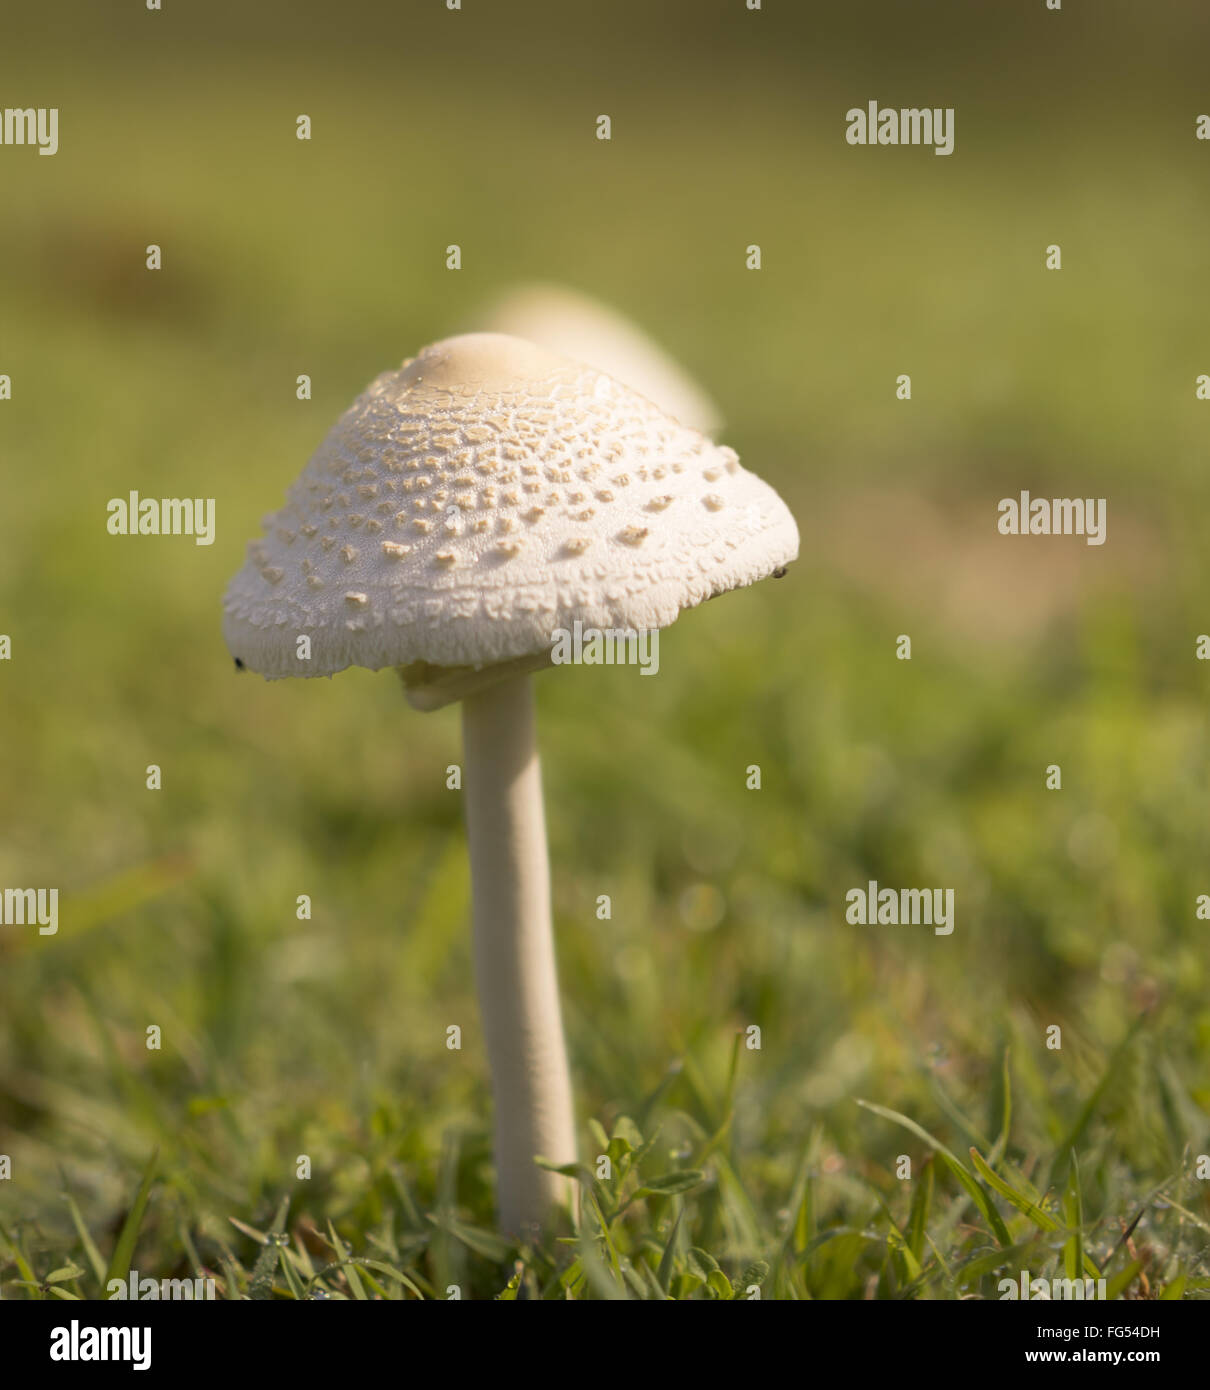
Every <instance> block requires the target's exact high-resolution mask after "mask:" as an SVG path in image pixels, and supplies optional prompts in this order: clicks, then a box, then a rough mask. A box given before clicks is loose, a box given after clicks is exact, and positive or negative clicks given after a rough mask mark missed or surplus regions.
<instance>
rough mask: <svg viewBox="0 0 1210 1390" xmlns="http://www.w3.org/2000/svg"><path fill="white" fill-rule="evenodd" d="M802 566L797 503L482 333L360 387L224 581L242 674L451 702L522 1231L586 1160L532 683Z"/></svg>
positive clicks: (609, 385) (558, 362)
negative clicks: (338, 680) (570, 644)
mask: <svg viewBox="0 0 1210 1390" xmlns="http://www.w3.org/2000/svg"><path fill="white" fill-rule="evenodd" d="M797 554H798V531H797V528H796V526H795V524H794V519H793V518H792V517H791V515H790V513H789V511H788V510H787V508H786V506H785V504H784V503H783V502H782V500H781V498H780V497H778V495H777V493H776V492H774V491H773V489H772V488H770V487H769V486H768V485H767V484H766V483H764V482H762V481H761V480H760V479H759V478H757V477H755V476H754V475H753V474H751V473H749V472H747V471H746V470H745V469H743V468H742V467H741V466H740V464H739V460H738V458H737V457H736V455H735V453H734V451H733V450H731V449H728V448H720V447H717V446H716V445H714V444H712V443H711V442H710V441H709V440H708V439H706V438H705V437H704V436H702V435H701V434H699V433H697V431H695V430H693V429H690V428H689V427H688V426H686V425H682V424H680V423H678V422H677V421H676V420H674V419H672V418H670V417H669V416H667V415H666V414H664V412H663V411H662V410H660V409H659V408H658V407H657V406H655V405H653V404H652V403H651V402H650V401H648V400H647V399H646V398H645V397H643V396H641V395H639V394H638V393H637V392H636V391H634V390H632V389H630V388H629V387H626V386H623V385H621V384H619V383H618V382H616V381H614V380H613V379H612V378H611V377H608V376H606V375H604V374H603V373H601V372H599V371H597V370H596V369H595V368H592V367H587V366H585V365H583V364H581V363H577V362H573V361H570V360H568V359H565V358H561V357H558V356H556V355H554V354H552V353H550V352H548V351H546V350H544V349H542V348H539V347H537V346H535V345H534V344H532V343H529V342H525V341H523V340H521V339H518V338H513V337H508V336H504V335H500V334H468V335H466V336H462V337H457V338H450V339H447V340H445V341H444V342H440V343H436V344H434V345H433V346H431V347H428V348H426V349H425V350H424V351H423V352H421V353H420V354H419V356H417V357H415V358H413V359H411V360H409V361H407V362H405V363H404V364H403V366H402V367H401V368H400V369H399V370H398V371H391V372H386V373H384V374H383V375H381V376H379V377H378V378H377V379H376V380H375V381H374V382H373V383H371V385H370V386H369V387H368V388H367V390H366V391H365V392H364V393H363V394H362V395H361V396H359V397H358V399H357V400H356V401H354V403H353V404H352V406H350V407H349V409H348V410H347V411H346V412H345V413H344V415H343V416H342V417H341V418H340V419H339V420H338V421H337V423H336V425H335V426H334V427H333V429H332V430H331V432H330V433H329V434H328V436H327V438H326V439H325V440H324V441H323V443H322V444H321V445H320V447H319V449H318V451H317V452H316V453H315V455H314V456H313V458H312V459H311V461H310V462H309V463H308V465H307V467H306V468H305V469H304V471H303V473H302V476H301V477H300V478H299V479H298V481H297V482H295V483H294V485H293V486H292V487H291V488H290V490H289V493H288V495H287V500H286V503H285V506H284V507H282V508H281V510H280V511H278V512H276V513H275V514H273V515H272V516H269V517H267V518H266V519H265V535H264V538H263V539H262V540H259V541H254V542H252V543H251V544H250V545H249V547H248V556H247V560H246V562H245V564H244V566H243V568H242V569H241V570H240V571H239V573H238V574H236V576H235V577H234V579H233V580H232V581H231V584H230V585H229V587H228V590H227V594H226V599H225V604H224V608H225V616H224V624H223V631H224V636H225V637H226V640H227V644H228V646H229V648H230V650H231V653H232V655H233V656H234V657H235V658H236V663H237V665H240V666H242V667H245V668H248V669H251V670H253V671H258V672H260V673H261V674H262V675H264V676H266V677H268V678H270V679H276V678H280V677H285V676H321V675H326V676H331V675H333V674H335V673H336V672H338V671H343V670H344V669H345V668H346V667H348V666H363V667H368V668H369V669H371V670H381V669H383V668H385V667H395V668H397V669H398V670H399V671H400V673H401V675H402V677H403V681H404V686H405V691H406V695H407V699H408V701H409V703H410V704H411V705H413V707H415V708H417V709H421V710H432V709H437V708H440V707H441V706H442V705H445V704H448V703H450V702H451V701H455V700H461V702H462V729H463V742H464V751H465V767H464V786H465V811H466V822H467V834H468V841H469V848H470V859H471V877H472V884H473V897H474V913H473V918H474V921H473V932H474V960H475V974H476V980H477V986H478V994H479V1001H480V1007H481V1010H482V1017H483V1030H484V1039H485V1043H486V1049H487V1054H488V1060H489V1064H490V1068H491V1074H492V1088H493V1098H494V1104H495V1145H496V1148H495V1152H496V1163H497V1169H498V1184H499V1190H498V1199H499V1209H500V1222H501V1225H502V1227H503V1228H504V1230H506V1231H507V1232H509V1233H511V1234H514V1235H524V1234H527V1233H529V1232H531V1231H532V1230H533V1229H534V1228H541V1227H542V1226H544V1225H545V1224H546V1223H547V1221H548V1220H549V1219H550V1217H551V1216H552V1213H553V1211H554V1209H555V1208H557V1207H558V1206H559V1205H564V1204H567V1203H568V1202H569V1201H570V1195H569V1184H568V1183H567V1181H566V1179H564V1178H561V1177H560V1176H559V1175H558V1174H555V1173H552V1172H550V1171H548V1170H545V1169H542V1168H540V1167H539V1166H537V1165H536V1164H535V1162H534V1159H535V1157H537V1156H541V1157H543V1158H545V1159H547V1160H549V1161H552V1162H554V1163H555V1164H559V1165H566V1164H568V1163H572V1162H574V1161H575V1159H576V1138H575V1124H574V1116H573V1110H572V1099H571V1084H570V1080H569V1075H568V1066H567V1054H566V1048H565V1045H564V1038H563V1025H562V1020H561V1016H560V1011H559V996H558V985H557V980H556V974H555V954H554V940H553V933H552V930H551V911H550V873H549V867H548V863H547V849H546V833H545V823H544V819H543V809H542V792H541V780H540V773H539V765H538V752H537V744H536V739H535V733H534V713H533V696H532V690H531V682H530V673H531V672H533V671H535V670H537V669H540V668H542V667H544V666H547V665H550V664H551V655H552V647H553V644H554V642H555V640H556V637H557V634H558V633H559V632H560V631H561V630H563V631H567V632H571V631H573V630H574V624H575V623H576V622H577V621H579V622H580V623H581V624H582V625H583V627H584V628H588V627H593V628H599V629H603V630H635V631H638V632H642V631H644V630H652V629H656V628H661V627H666V626H667V625H668V624H670V623H672V622H673V621H675V619H676V617H677V615H678V614H679V613H680V612H681V610H682V609H685V608H691V607H694V606H695V605H696V604H699V603H701V602H703V601H704V600H706V599H709V598H712V597H714V596H715V595H716V594H719V593H722V592H723V591H725V590H727V589H733V588H738V587H740V586H742V585H746V584H751V583H753V582H755V581H756V580H758V579H763V578H764V577H766V576H767V575H770V574H773V573H775V572H777V571H778V570H780V569H782V568H783V567H784V566H785V565H786V564H788V563H789V562H790V561H791V560H793V559H795V558H796V556H797ZM302 635H306V636H308V637H309V639H310V654H309V657H303V656H300V654H299V651H300V647H302V646H305V644H300V643H299V641H298V638H299V637H300V636H302Z"/></svg>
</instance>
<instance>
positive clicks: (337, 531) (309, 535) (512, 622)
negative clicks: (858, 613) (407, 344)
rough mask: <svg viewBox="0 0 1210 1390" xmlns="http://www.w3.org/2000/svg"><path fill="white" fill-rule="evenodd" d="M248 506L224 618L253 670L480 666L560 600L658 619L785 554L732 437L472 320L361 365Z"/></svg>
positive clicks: (512, 654)
mask: <svg viewBox="0 0 1210 1390" xmlns="http://www.w3.org/2000/svg"><path fill="white" fill-rule="evenodd" d="M264 525H265V535H264V538H263V539H261V540H259V541H254V542H252V543H251V544H250V545H249V547H248V557H247V560H246V562H245V564H244V566H243V568H242V569H241V570H240V571H239V573H238V574H237V575H236V576H235V578H234V579H233V580H232V581H231V584H230V585H229V587H228V589H227V595H226V599H225V604H224V608H225V616H224V623H223V632H224V636H225V637H226V640H227V645H228V646H229V647H230V649H231V652H232V654H233V655H234V656H235V657H236V658H237V660H238V661H240V662H241V664H242V665H244V666H246V667H249V668H250V669H252V670H254V671H259V672H261V673H262V674H263V675H265V676H268V677H281V676H323V675H333V674H334V673H335V672H337V671H342V670H344V669H345V667H347V666H365V667H368V668H369V669H371V670H380V669H382V668H383V667H387V666H404V665H408V664H410V663H413V662H425V663H429V664H432V665H436V666H467V665H470V666H486V665H492V664H495V663H501V662H505V661H512V660H515V659H517V658H522V657H529V656H532V655H535V654H537V653H541V652H544V651H547V650H548V649H549V648H550V646H551V644H552V641H553V634H554V632H555V630H556V629H559V628H566V629H571V628H572V627H573V624H574V622H575V621H576V620H577V619H578V620H579V621H580V622H581V623H583V624H584V626H585V627H599V628H612V629H619V628H632V629H635V630H637V631H643V630H647V629H652V628H659V627H666V626H667V625H668V624H669V623H671V622H673V621H674V620H675V619H676V617H677V615H678V613H680V612H681V610H682V609H685V608H692V607H694V606H695V605H696V604H699V603H701V602H702V601H703V600H705V599H708V598H712V597H713V596H714V595H715V594H719V593H722V592H723V591H724V590H726V589H734V588H738V587H740V586H741V585H745V584H752V583H754V582H755V581H756V580H758V579H763V578H765V577H766V576H767V575H769V574H772V573H773V572H774V571H775V570H777V569H779V568H780V567H781V566H783V565H786V564H788V563H789V562H790V561H791V560H793V559H795V558H796V556H797V554H798V528H797V527H796V526H795V524H794V519H793V517H792V516H791V515H790V513H789V511H788V510H787V508H786V506H785V504H784V503H783V502H782V500H781V498H780V497H778V495H777V493H776V492H774V491H773V489H772V488H771V487H769V486H768V485H767V484H766V483H763V482H762V481H761V480H760V479H759V478H757V477H756V476H755V475H754V474H752V473H749V472H747V471H746V470H745V469H743V468H741V467H740V465H739V460H738V459H737V457H736V455H735V453H734V451H733V450H731V449H727V448H719V447H717V446H715V445H714V444H712V443H711V442H710V441H709V440H707V439H706V438H704V437H703V436H702V435H700V434H698V433H697V431H696V430H692V429H690V428H689V427H688V426H685V425H682V424H679V423H678V422H677V421H676V420H673V419H671V418H670V417H669V416H667V415H665V414H664V413H663V412H662V411H661V410H660V409H659V408H658V407H656V406H655V405H653V404H652V403H651V402H650V401H648V400H647V399H646V398H645V397H643V396H641V395H639V394H638V393H637V392H636V391H633V390H631V389H629V388H628V387H625V386H622V385H620V384H619V383H618V382H616V381H614V380H613V379H612V378H610V377H608V376H605V375H603V374H602V373H601V372H599V371H597V370H595V369H594V368H591V367H586V366H584V365H582V364H580V363H576V362H571V361H568V360H567V359H564V358H560V357H557V356H554V355H553V354H551V353H549V352H547V351H545V350H543V349H541V348H539V347H536V346H535V345H534V344H532V343H528V342H524V341H523V340H521V339H518V338H510V337H505V336H503V335H500V334H489V333H481V334H468V335H466V336H464V337H459V338H449V339H446V340H445V341H444V342H440V343H436V344H434V345H433V346H431V347H428V348H426V349H425V350H424V351H423V352H422V353H421V354H420V355H419V356H418V357H416V358H413V359H411V360H410V361H408V362H405V363H404V365H403V366H402V368H400V369H399V370H398V371H393V372H385V373H383V375H382V376H380V377H378V378H377V379H376V380H375V381H374V382H373V383H372V384H371V385H370V387H369V388H368V389H367V390H366V391H365V392H363V393H362V395H361V396H359V397H358V398H357V400H356V401H354V402H353V404H352V406H350V407H349V409H348V410H347V411H345V413H344V415H342V416H341V418H340V419H339V420H338V421H337V423H336V425H335V426H334V427H333V429H332V430H331V432H330V433H329V434H328V436H327V438H326V439H325V440H324V441H323V443H322V444H321V445H320V447H319V449H318V451H317V452H316V453H315V455H314V457H313V458H312V459H311V461H310V463H308V464H307V466H306V468H305V469H304V470H303V473H302V476H301V477H300V478H299V479H298V481H297V482H296V483H295V484H294V485H293V486H292V487H291V489H290V491H289V493H288V495H287V500H286V504H285V506H284V507H283V508H282V509H281V510H280V511H278V512H276V513H274V514H273V515H271V516H269V517H266V518H265V523H264ZM300 634H307V635H308V636H309V637H310V639H311V657H310V659H309V660H300V659H299V657H298V655H297V639H298V637H299V635H300Z"/></svg>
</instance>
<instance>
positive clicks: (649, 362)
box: [474, 285, 722, 434]
mask: <svg viewBox="0 0 1210 1390" xmlns="http://www.w3.org/2000/svg"><path fill="white" fill-rule="evenodd" d="M474 326H475V327H476V328H479V329H485V330H487V331H488V332H491V333H509V334H513V335H515V336H516V337H518V338H528V339H529V340H530V342H532V343H537V344H538V345H539V346H540V347H544V348H548V349H549V350H550V351H551V352H557V353H559V354H560V356H563V357H570V358H573V359H574V360H575V361H577V362H587V363H588V364H589V365H590V366H593V367H599V368H600V370H601V371H603V372H608V373H609V375H610V376H611V377H613V378H615V380H617V381H620V382H622V383H623V385H625V386H633V387H634V389H635V390H636V391H641V392H642V394H643V395H644V396H646V397H647V399H648V400H649V401H654V402H655V403H656V405H658V406H660V408H661V409H663V410H666V411H667V412H668V414H669V415H673V416H675V417H676V418H677V419H678V420H679V421H680V422H681V423H682V424H684V425H692V426H693V428H694V429H695V430H701V431H702V433H703V434H713V433H714V431H715V430H717V429H718V427H719V425H720V424H721V422H722V421H721V417H720V415H719V410H718V406H716V405H715V403H714V402H713V401H712V400H711V399H710V397H709V396H707V395H706V393H705V391H703V390H702V388H701V387H700V386H699V385H698V384H697V382H695V381H694V380H693V379H692V378H691V377H690V376H689V374H688V373H687V372H686V371H685V370H684V368H682V367H681V366H679V365H678V363H676V362H675V361H674V360H673V359H672V358H671V357H670V356H669V355H668V353H666V352H665V351H664V350H663V348H661V347H660V346H659V345H658V344H657V343H654V342H653V341H652V340H651V339H650V338H649V337H648V336H647V334H646V333H644V332H643V330H642V329H641V328H639V327H638V326H637V324H634V323H632V322H631V321H630V320H629V319H628V318H626V317H624V316H623V315H622V314H620V313H618V312H617V311H616V310H615V309H610V308H608V307H607V306H606V305H604V304H601V303H599V302H598V301H597V300H595V299H590V298H589V297H588V296H587V295H584V294H580V293H578V292H577V291H575V290H571V289H567V288H566V287H565V286H563V285H522V286H519V287H518V288H516V289H514V290H510V291H509V292H508V293H507V294H505V295H504V296H503V297H502V298H501V299H499V300H497V301H496V303H495V304H493V305H492V306H491V307H490V308H489V309H488V310H487V312H486V313H484V314H482V315H480V317H479V321H478V322H477V323H476V324H475V325H474Z"/></svg>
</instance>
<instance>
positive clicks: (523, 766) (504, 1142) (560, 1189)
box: [462, 675, 576, 1235]
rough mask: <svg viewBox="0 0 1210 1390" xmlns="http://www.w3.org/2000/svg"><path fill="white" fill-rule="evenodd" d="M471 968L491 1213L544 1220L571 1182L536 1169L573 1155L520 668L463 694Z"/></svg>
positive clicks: (537, 782) (534, 750)
mask: <svg viewBox="0 0 1210 1390" xmlns="http://www.w3.org/2000/svg"><path fill="white" fill-rule="evenodd" d="M462 737H463V744H464V749H465V759H466V787H465V806H466V825H467V839H468V841H469V843H470V856H471V881H472V885H473V888H474V943H475V976H476V980H477V983H478V991H479V1005H480V1009H481V1011H482V1018H483V1033H484V1038H485V1040H486V1044H487V1055H488V1063H489V1065H490V1067H491V1074H492V1092H493V1096H494V1100H495V1108H496V1121H495V1127H496V1167H497V1172H498V1184H499V1204H500V1223H501V1226H502V1228H503V1229H504V1230H505V1231H507V1232H508V1233H510V1234H512V1235H521V1234H523V1233H528V1232H530V1231H532V1229H533V1228H534V1227H535V1226H542V1225H544V1224H545V1223H546V1222H547V1221H548V1219H549V1217H550V1215H551V1213H552V1210H553V1209H554V1208H555V1207H557V1206H560V1205H567V1204H568V1203H569V1201H570V1188H571V1184H570V1183H569V1181H568V1180H567V1179H565V1178H563V1177H561V1176H560V1175H559V1174H557V1173H551V1172H548V1171H546V1170H545V1169H542V1168H539V1167H538V1166H537V1165H536V1164H535V1163H534V1156H535V1155H537V1154H540V1155H541V1156H542V1157H543V1158H547V1159H551V1160H553V1161H554V1162H556V1163H573V1162H574V1161H575V1158H576V1135H575V1119H574V1115H573V1112H572V1103H571V1080H570V1077H569V1075H568V1070H567V1050H566V1047H565V1044H564V1041H563V1021H562V1017H561V1015H560V1012H559V986H558V979H557V976H556V972H555V950H554V936H553V933H552V930H551V913H550V866H549V863H548V860H547V853H546V823H545V819H544V817H543V812H542V777H541V770H540V768H539V765H538V747H537V740H536V736H535V731H534V704H533V691H532V689H531V686H530V678H529V676H528V675H520V676H516V677H514V678H513V679H512V680H505V681H501V682H500V683H499V684H498V685H495V686H492V687H491V688H490V689H487V690H483V691H482V692H480V693H478V694H473V695H469V696H468V697H467V698H466V699H464V700H463V702H462Z"/></svg>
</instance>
